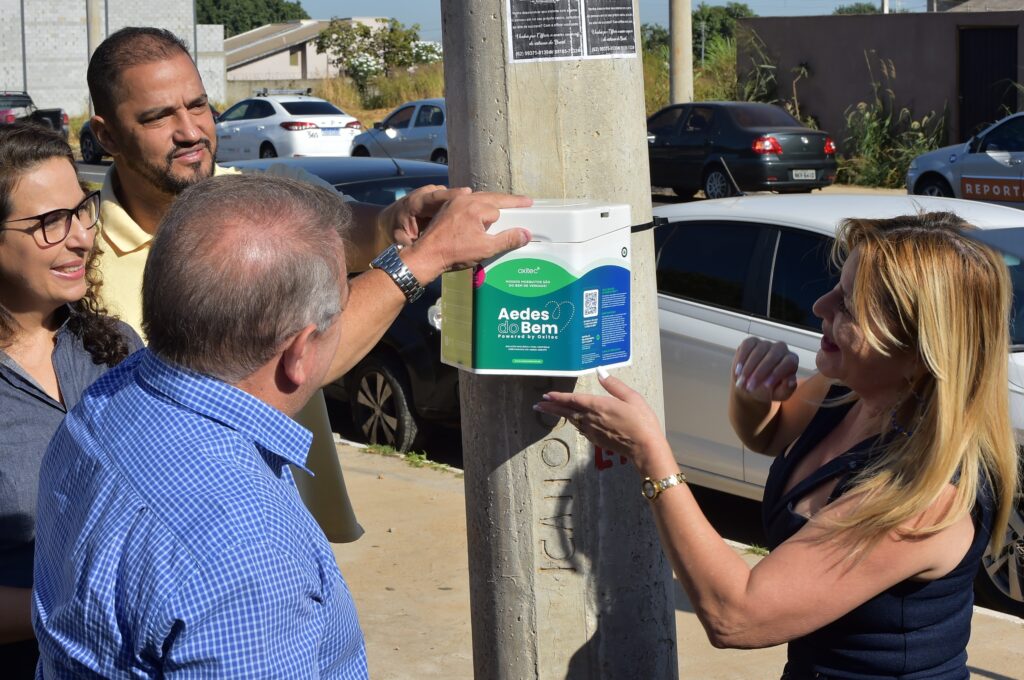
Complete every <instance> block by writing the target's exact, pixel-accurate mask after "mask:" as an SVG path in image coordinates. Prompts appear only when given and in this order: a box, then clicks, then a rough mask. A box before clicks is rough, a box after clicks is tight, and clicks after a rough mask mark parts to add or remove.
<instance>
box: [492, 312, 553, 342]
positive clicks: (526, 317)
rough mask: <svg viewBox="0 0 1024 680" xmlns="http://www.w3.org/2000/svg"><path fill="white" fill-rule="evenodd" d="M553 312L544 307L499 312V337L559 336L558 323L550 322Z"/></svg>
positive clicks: (545, 337) (546, 337) (549, 337)
mask: <svg viewBox="0 0 1024 680" xmlns="http://www.w3.org/2000/svg"><path fill="white" fill-rule="evenodd" d="M550 321H551V314H550V313H549V312H548V311H547V310H543V309H531V308H530V307H526V308H525V309H509V308H508V307H502V308H501V310H500V311H499V312H498V337H501V338H544V339H549V340H550V339H554V338H557V337H558V324H556V323H550Z"/></svg>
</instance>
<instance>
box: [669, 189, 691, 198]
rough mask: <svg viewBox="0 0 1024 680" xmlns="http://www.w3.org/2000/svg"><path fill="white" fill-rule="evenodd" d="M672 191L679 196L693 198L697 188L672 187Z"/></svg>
mask: <svg viewBox="0 0 1024 680" xmlns="http://www.w3.org/2000/svg"><path fill="white" fill-rule="evenodd" d="M672 193H674V194H675V195H676V196H678V197H679V198H693V195H694V194H695V193H697V190H696V189H694V188H692V187H672Z"/></svg>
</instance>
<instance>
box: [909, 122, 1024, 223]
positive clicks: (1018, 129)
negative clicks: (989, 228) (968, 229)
mask: <svg viewBox="0 0 1024 680" xmlns="http://www.w3.org/2000/svg"><path fill="white" fill-rule="evenodd" d="M1022 164H1024V113H1015V114H1013V115H1011V116H1007V117H1006V118H1003V119H1002V120H999V121H997V122H995V123H993V124H992V125H989V126H988V127H987V128H985V129H984V130H982V131H981V132H980V133H978V134H977V135H974V136H973V137H971V138H970V139H968V140H967V141H966V142H964V143H962V144H953V145H952V146H944V147H942V148H941V149H936V150H935V151H930V152H928V153H924V154H921V155H920V156H918V157H917V158H915V159H914V160H912V161H911V162H910V167H909V168H908V170H907V192H908V193H911V194H918V195H921V196H951V197H956V198H964V199H968V200H976V201H988V202H990V203H999V204H1002V205H1008V206H1014V207H1021V204H1022V201H1024V177H1022V176H1021V172H1022V168H1024V165H1022Z"/></svg>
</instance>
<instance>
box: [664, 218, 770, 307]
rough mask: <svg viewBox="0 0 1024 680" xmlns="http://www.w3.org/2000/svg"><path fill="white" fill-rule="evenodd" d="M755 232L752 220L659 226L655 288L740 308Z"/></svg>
mask: <svg viewBox="0 0 1024 680" xmlns="http://www.w3.org/2000/svg"><path fill="white" fill-rule="evenodd" d="M759 233H760V227H759V226H758V225H756V224H744V223H728V222H679V223H676V224H669V225H665V226H662V227H659V228H658V230H657V232H656V233H655V246H656V248H657V265H656V266H657V281H658V292H659V293H665V294H667V295H672V296H675V297H680V298H686V299H690V300H696V301H697V302H703V303H706V304H709V305H715V306H716V307H726V308H728V309H734V310H743V309H744V298H745V293H746V290H745V288H746V285H747V279H748V274H749V273H750V269H751V265H752V263H753V260H754V254H755V250H756V246H757V243H758V236H759ZM762 299H763V298H762Z"/></svg>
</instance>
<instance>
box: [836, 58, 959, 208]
mask: <svg viewBox="0 0 1024 680" xmlns="http://www.w3.org/2000/svg"><path fill="white" fill-rule="evenodd" d="M864 57H865V60H867V61H868V73H869V74H870V76H871V90H872V97H871V99H870V100H869V101H866V102H858V103H857V104H856V105H855V106H851V107H850V108H848V109H847V110H846V127H847V132H848V135H849V136H848V137H847V138H846V143H845V152H846V156H845V158H841V159H840V161H839V174H838V178H837V181H839V182H843V183H846V184H862V185H865V186H880V187H892V188H896V187H900V186H903V183H904V180H905V178H906V175H907V168H908V167H909V165H910V161H912V160H913V159H914V158H915V157H916V156H919V155H920V154H922V153H925V152H927V151H932V150H934V149H937V148H938V147H939V146H940V145H941V143H942V141H943V140H944V139H945V138H946V129H945V118H946V116H945V112H943V113H942V114H941V115H936V114H935V112H934V111H932V112H929V113H928V114H927V115H925V116H923V117H922V118H921V119H919V120H914V117H913V113H912V112H911V111H910V109H908V108H906V107H903V108H899V109H897V107H896V93H895V92H894V91H893V89H892V83H893V81H895V80H896V69H895V67H894V66H893V63H892V61H886V60H884V59H882V60H879V64H880V66H881V71H882V79H883V80H884V81H885V82H884V85H883V83H881V82H879V81H878V80H876V79H875V75H874V72H873V70H872V68H871V62H870V60H868V59H867V53H865V55H864Z"/></svg>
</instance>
